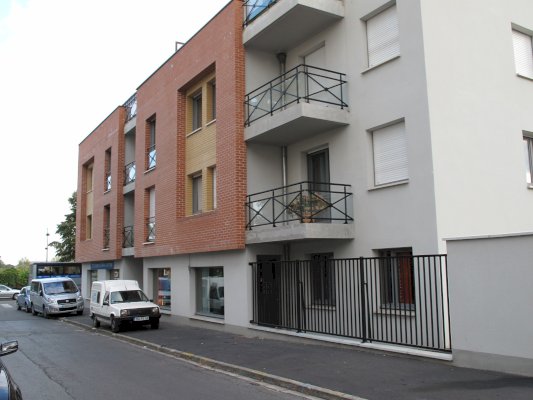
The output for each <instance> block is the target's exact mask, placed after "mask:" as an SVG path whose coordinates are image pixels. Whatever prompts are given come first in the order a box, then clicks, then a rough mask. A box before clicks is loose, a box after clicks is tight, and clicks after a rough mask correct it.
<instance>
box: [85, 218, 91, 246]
mask: <svg viewBox="0 0 533 400" xmlns="http://www.w3.org/2000/svg"><path fill="white" fill-rule="evenodd" d="M92 238H93V216H92V215H87V220H86V223H85V239H86V240H89V239H92Z"/></svg>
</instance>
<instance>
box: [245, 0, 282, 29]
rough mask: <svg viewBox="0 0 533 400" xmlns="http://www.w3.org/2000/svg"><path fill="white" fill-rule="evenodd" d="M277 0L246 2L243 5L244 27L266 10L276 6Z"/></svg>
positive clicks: (250, 0) (252, 0) (251, 0)
mask: <svg viewBox="0 0 533 400" xmlns="http://www.w3.org/2000/svg"><path fill="white" fill-rule="evenodd" d="M276 3H277V0H246V1H245V2H244V3H243V7H244V23H243V25H244V26H246V25H248V24H249V23H250V22H252V21H253V20H254V19H255V18H257V17H258V16H259V15H261V14H262V13H263V12H264V11H265V10H266V9H267V8H269V7H271V6H272V5H274V4H276Z"/></svg>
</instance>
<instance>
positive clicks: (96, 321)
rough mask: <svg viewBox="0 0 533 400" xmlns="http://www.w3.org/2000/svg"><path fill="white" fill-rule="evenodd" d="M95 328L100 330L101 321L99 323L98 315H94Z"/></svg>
mask: <svg viewBox="0 0 533 400" xmlns="http://www.w3.org/2000/svg"><path fill="white" fill-rule="evenodd" d="M93 326H94V327H95V328H100V321H98V318H96V315H93Z"/></svg>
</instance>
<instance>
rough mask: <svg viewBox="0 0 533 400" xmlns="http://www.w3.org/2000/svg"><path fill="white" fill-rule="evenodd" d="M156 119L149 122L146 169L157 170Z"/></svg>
mask: <svg viewBox="0 0 533 400" xmlns="http://www.w3.org/2000/svg"><path fill="white" fill-rule="evenodd" d="M155 127H156V124H155V117H152V118H150V119H149V120H148V121H147V149H146V169H147V170H148V169H152V168H155V165H156V151H155Z"/></svg>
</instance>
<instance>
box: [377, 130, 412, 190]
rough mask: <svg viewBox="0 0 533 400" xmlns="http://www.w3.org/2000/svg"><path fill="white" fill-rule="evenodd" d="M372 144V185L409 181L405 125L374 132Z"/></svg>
mask: <svg viewBox="0 0 533 400" xmlns="http://www.w3.org/2000/svg"><path fill="white" fill-rule="evenodd" d="M372 142H373V153H374V184H375V185H376V186H379V185H385V184H389V183H394V182H400V181H405V180H407V179H409V169H408V162H407V136H406V133H405V123H404V122H401V123H397V124H394V125H389V126H387V127H385V128H381V129H376V130H374V131H373V132H372Z"/></svg>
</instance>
